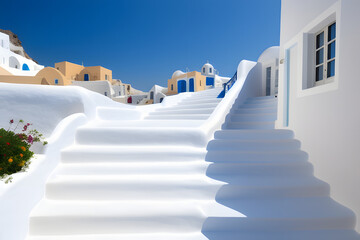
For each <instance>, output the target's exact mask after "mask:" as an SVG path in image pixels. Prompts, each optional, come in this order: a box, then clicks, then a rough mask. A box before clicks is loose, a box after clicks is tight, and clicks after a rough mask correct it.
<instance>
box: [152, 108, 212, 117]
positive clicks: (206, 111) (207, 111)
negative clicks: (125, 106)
mask: <svg viewBox="0 0 360 240" xmlns="http://www.w3.org/2000/svg"><path fill="white" fill-rule="evenodd" d="M213 111H214V109H213V108H210V109H206V108H205V109H195V110H194V109H190V110H174V109H168V110H167V111H164V110H163V111H155V112H151V113H149V116H155V115H168V114H173V115H182V114H211V113H212V112H213Z"/></svg>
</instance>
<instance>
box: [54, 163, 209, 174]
mask: <svg viewBox="0 0 360 240" xmlns="http://www.w3.org/2000/svg"><path fill="white" fill-rule="evenodd" d="M208 165H209V163H206V162H204V161H193V162H142V163H139V162H97V163H86V164H85V163H66V164H61V165H59V166H58V167H57V169H56V174H59V175H67V176H71V175H123V176H124V175H140V174H142V175H153V176H154V175H161V174H165V175H169V174H171V175H186V174H204V173H205V172H206V169H207V167H208Z"/></svg>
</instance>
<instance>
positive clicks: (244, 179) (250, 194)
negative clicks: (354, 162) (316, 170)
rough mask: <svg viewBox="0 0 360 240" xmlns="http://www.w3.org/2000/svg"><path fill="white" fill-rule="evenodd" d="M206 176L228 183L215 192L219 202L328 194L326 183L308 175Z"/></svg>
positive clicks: (322, 195) (326, 195)
mask: <svg viewBox="0 0 360 240" xmlns="http://www.w3.org/2000/svg"><path fill="white" fill-rule="evenodd" d="M208 176H209V177H211V178H213V179H216V180H219V181H222V182H227V183H228V184H225V185H223V186H221V187H220V189H219V190H218V191H217V193H216V200H217V201H218V202H219V203H221V202H222V201H225V200H234V201H235V200H241V199H250V198H251V199H252V198H263V199H266V198H279V199H281V198H288V197H290V198H294V197H299V198H301V197H303V198H305V197H317V196H318V197H328V196H329V194H330V187H329V185H328V184H327V183H325V182H323V181H321V180H319V179H317V178H315V177H309V176H278V177H274V176H262V177H259V176H249V175H247V176H224V175H222V176H219V175H212V174H211V173H209V174H208ZM242 213H243V212H242ZM245 215H246V214H245Z"/></svg>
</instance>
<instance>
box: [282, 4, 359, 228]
mask: <svg viewBox="0 0 360 240" xmlns="http://www.w3.org/2000/svg"><path fill="white" fill-rule="evenodd" d="M359 12H360V1H358V0H339V1H336V0H317V1H313V0H301V1H298V0H283V1H282V10H281V39H280V59H284V60H285V61H284V64H281V65H280V69H279V75H280V76H279V112H278V121H277V127H279V128H286V127H285V125H286V119H287V116H288V120H289V121H288V123H289V125H288V126H289V128H291V129H293V130H294V131H295V135H296V138H298V139H299V140H301V141H302V148H303V149H304V150H305V151H306V152H308V153H309V160H310V161H311V162H312V163H313V165H314V168H315V175H316V176H317V177H318V178H320V179H322V180H324V181H326V182H327V183H329V184H330V186H331V196H332V197H333V198H334V199H335V200H337V201H339V202H340V203H341V204H343V205H345V206H347V207H349V208H350V209H352V210H353V211H354V212H355V213H356V215H357V219H358V221H357V225H356V230H357V231H360V221H359V219H360V190H359V189H360V188H359V183H360V174H359V173H360V160H359V159H360V147H359V144H360V125H359V120H360V108H359V106H358V103H359V102H360V94H359V89H360V81H359V78H358V71H357V70H358V68H359V66H360V58H359V57H358V55H359V53H360V46H359V43H360V28H359V27H358V23H359V22H360V14H359ZM329 16H333V17H334V19H336V66H335V79H334V81H333V82H332V83H328V84H325V85H321V86H317V87H313V88H309V89H304V90H303V82H304V81H307V80H308V78H309V77H308V75H307V71H308V66H307V64H308V61H311V59H310V58H311V56H309V55H308V54H307V51H308V50H307V48H308V46H307V44H306V39H305V37H306V33H307V32H309V31H311V29H313V30H314V29H316V26H317V25H319V24H320V25H321V23H324V21H325V22H326V21H327V20H326V19H327V18H329ZM287 50H288V51H287ZM286 52H287V54H286ZM287 73H288V76H289V78H286V74H287ZM287 79H289V86H287ZM287 87H289V91H287V90H286V89H287ZM287 94H288V97H289V101H288V102H289V112H288V113H289V114H288V115H287V113H286V109H287V107H286V106H287Z"/></svg>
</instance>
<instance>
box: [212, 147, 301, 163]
mask: <svg viewBox="0 0 360 240" xmlns="http://www.w3.org/2000/svg"><path fill="white" fill-rule="evenodd" d="M307 159H308V154H307V153H306V152H303V151H300V150H292V151H289V150H287V151H261V152H259V151H257V150H255V151H248V150H245V151H240V150H231V151H229V150H218V151H209V152H208V153H207V154H206V156H205V160H206V161H208V162H215V163H227V162H229V163H231V162H241V163H254V164H263V163H264V164H272V163H283V162H286V163H287V162H289V163H291V162H306V161H307Z"/></svg>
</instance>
